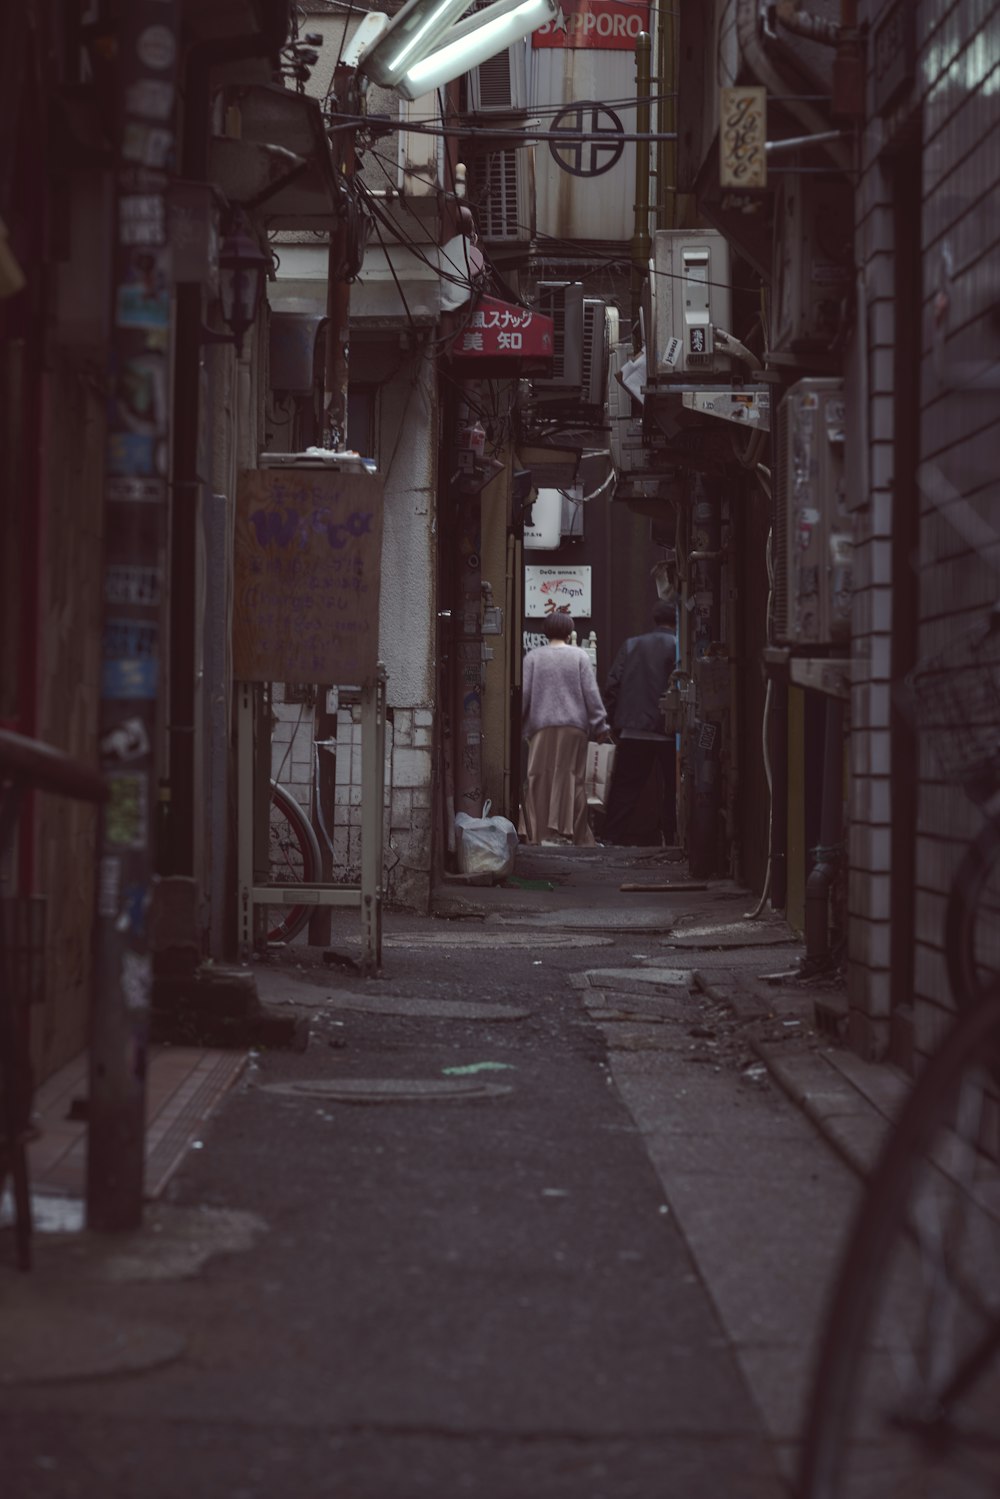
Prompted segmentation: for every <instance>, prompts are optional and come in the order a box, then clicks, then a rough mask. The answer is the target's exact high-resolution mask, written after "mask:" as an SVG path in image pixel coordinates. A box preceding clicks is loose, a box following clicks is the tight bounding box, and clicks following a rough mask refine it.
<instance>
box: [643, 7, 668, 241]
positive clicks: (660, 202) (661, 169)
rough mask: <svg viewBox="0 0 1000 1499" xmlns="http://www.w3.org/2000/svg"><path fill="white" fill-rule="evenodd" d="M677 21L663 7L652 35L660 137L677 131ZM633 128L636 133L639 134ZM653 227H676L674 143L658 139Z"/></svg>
mask: <svg viewBox="0 0 1000 1499" xmlns="http://www.w3.org/2000/svg"><path fill="white" fill-rule="evenodd" d="M676 57H677V20H676V17H675V14H674V11H673V10H672V9H671V8H670V7H668V6H664V7H663V8H662V9H661V10H660V13H659V26H658V28H657V33H656V94H657V105H656V118H657V121H658V128H659V132H660V134H661V136H662V135H673V134H674V132H675V131H676V129H677V103H676V95H675V90H676V87H677V66H676ZM639 128H640V127H639V125H638V124H637V125H636V132H637V133H638V131H639ZM656 227H657V228H658V229H675V228H676V227H677V142H676V141H675V140H670V141H668V140H660V141H658V142H657V144H656Z"/></svg>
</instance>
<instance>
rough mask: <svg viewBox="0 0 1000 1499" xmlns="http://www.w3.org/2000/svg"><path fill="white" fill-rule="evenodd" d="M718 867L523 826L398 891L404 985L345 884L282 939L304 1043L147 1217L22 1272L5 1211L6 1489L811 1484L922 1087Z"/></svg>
mask: <svg viewBox="0 0 1000 1499" xmlns="http://www.w3.org/2000/svg"><path fill="white" fill-rule="evenodd" d="M700 883H701V882H692V881H690V880H688V878H687V873H686V870H685V868H684V866H683V864H681V863H679V862H678V860H677V857H676V855H674V854H673V853H671V852H670V851H656V850H623V849H600V848H598V849H594V850H583V849H563V848H558V849H556V848H554V849H548V848H545V849H526V848H522V849H521V850H520V851H519V855H518V862H517V867H516V869H515V875H514V878H513V880H512V881H511V882H508V883H506V884H505V885H503V886H493V887H485V886H478V885H470V884H465V883H463V882H461V881H457V880H452V881H449V882H447V884H446V885H445V886H444V887H443V888H442V889H441V890H439V891H438V892H437V894H436V898H435V915H434V916H431V917H414V916H411V915H405V914H402V913H391V912H390V913H387V915H386V920H385V943H384V954H383V973H382V976H381V977H379V978H377V979H370V980H366V979H364V978H362V977H361V975H360V973H359V972H358V968H357V957H358V956H359V955H360V933H359V932H358V930H357V916H356V913H350V912H344V913H340V914H338V915H337V916H336V917H335V930H334V936H333V941H332V943H331V946H330V948H329V949H328V950H327V951H326V952H324V951H323V950H321V949H316V948H309V947H306V946H292V947H290V948H286V949H283V950H281V951H279V952H276V953H274V954H273V955H272V956H271V957H269V958H268V959H267V960H266V961H263V962H260V963H258V964H257V965H255V968H254V972H255V977H256V981H257V986H258V991H259V993H260V996H261V998H262V999H263V1001H264V1002H265V1004H266V1005H267V1006H268V1007H269V1008H270V1009H272V1010H274V1011H276V1012H286V1011H288V1012H292V1013H295V1014H296V1015H299V1016H303V1017H306V1018H307V1020H308V1025H307V1027H303V1028H301V1029H302V1032H303V1033H304V1034H308V1044H307V1045H306V1046H305V1047H304V1049H300V1050H292V1049H281V1050H273V1051H260V1052H258V1053H255V1055H254V1056H253V1057H252V1058H251V1061H250V1065H249V1066H248V1067H247V1069H246V1070H245V1071H244V1073H243V1074H242V1077H241V1080H240V1082H239V1083H238V1084H237V1085H236V1087H235V1088H234V1089H233V1090H232V1091H231V1092H230V1093H229V1094H228V1095H227V1096H226V1097H225V1098H224V1100H223V1101H222V1103H221V1105H220V1106H219V1107H218V1108H217V1109H216V1111H215V1113H214V1114H213V1116H212V1118H211V1119H210V1120H209V1121H208V1122H207V1124H206V1126H205V1127H204V1129H203V1130H202V1132H201V1136H200V1138H199V1139H198V1140H197V1141H195V1142H193V1148H192V1149H191V1151H190V1152H189V1154H188V1156H187V1158H186V1160H185V1162H184V1164H183V1165H182V1167H181V1168H180V1169H179V1171H178V1172H177V1173H176V1174H175V1175H174V1177H173V1178H172V1179H171V1181H170V1183H169V1185H168V1186H167V1188H166V1190H165V1192H164V1194H163V1195H162V1197H161V1198H160V1199H159V1200H158V1201H156V1202H154V1203H151V1204H150V1205H149V1207H148V1208H147V1212H146V1216H145V1221H144V1224H143V1227H142V1229H141V1230H139V1231H138V1232H137V1233H135V1234H131V1235H125V1236H116V1237H113V1238H107V1239H102V1238H99V1237H97V1236H93V1235H88V1234H79V1233H76V1234H58V1235H51V1236H50V1235H45V1236H39V1238H38V1240H37V1243H36V1268H35V1270H34V1271H32V1272H31V1274H30V1275H27V1276H26V1275H19V1274H18V1272H17V1271H16V1270H14V1268H13V1257H12V1253H11V1251H10V1243H9V1240H10V1235H9V1234H5V1233H4V1232H0V1454H2V1457H0V1492H2V1493H3V1494H4V1496H5V1499H29V1496H30V1499H57V1496H58V1499H70V1496H81V1499H91V1496H98V1495H100V1496H107V1499H140V1496H141V1499H161V1496H162V1499H167V1496H170V1499H175V1496H176V1499H181V1496H183V1499H209V1496H211V1499H218V1496H221V1495H225V1496H227V1499H265V1496H266V1499H270V1496H284V1495H295V1496H296V1499H313V1496H315V1499H320V1496H331V1499H425V1496H426V1499H430V1496H433V1499H452V1496H454V1499H460V1496H466V1495H468V1496H474V1499H522V1496H523V1499H529V1496H530V1499H564V1496H565V1499H570V1496H572V1499H675V1496H676V1499H719V1496H725V1499H772V1496H780V1495H784V1494H786V1493H787V1475H788V1473H789V1472H790V1469H791V1463H792V1461H793V1456H794V1443H795V1436H796V1430H797V1423H798V1419H799V1410H800V1402H801V1400H802V1396H803V1393H804V1389H805V1382H806V1379H807V1374H808V1363H809V1358H810V1351H811V1346H812V1340H813V1336H814V1333H815V1330H816V1326H817V1323H818V1320H819V1317H820V1314H821V1309H822V1304H823V1297H824V1294H825V1287H826V1284H827V1282H828V1278H829V1275H830V1273H831V1270H832V1267H833V1264H834V1260H835V1256H836V1252H837V1247H838V1244H839V1242H840V1238H841V1235H842V1234H843V1232H844V1228H845V1225H846V1222H847V1219H848V1216H849V1213H850V1210H851V1206H852V1204H853V1202H854V1200H855V1198H856V1195H857V1192H858V1186H859V1181H860V1174H861V1173H862V1172H863V1170H864V1166H865V1161H866V1159H867V1158H868V1156H869V1155H870V1151H871V1150H872V1149H873V1148H874V1147H875V1145H876V1144H877V1140H878V1138H879V1137H880V1133H881V1130H882V1128H884V1116H883V1114H882V1113H880V1110H882V1109H883V1108H884V1109H886V1110H887V1109H889V1108H890V1107H891V1104H892V1101H893V1097H894V1091H893V1090H894V1088H898V1086H899V1084H898V1082H896V1081H895V1080H893V1079H891V1077H888V1080H887V1074H885V1072H884V1069H877V1068H866V1066H865V1064H861V1063H857V1062H856V1059H853V1058H851V1057H850V1056H849V1054H846V1053H843V1052H842V1051H841V1050H840V1049H839V1048H838V1047H836V1046H834V1045H831V1043H830V1040H829V1037H827V1036H825V1035H823V1034H822V1033H820V1032H818V1031H817V1030H816V1028H815V1026H814V1024H813V1015H814V1001H815V998H816V993H817V986H816V984H815V983H812V984H810V983H806V982H804V981H803V980H802V979H801V978H800V977H799V976H798V960H799V958H800V957H801V956H802V949H801V946H800V944H799V943H798V942H797V941H796V940H795V938H794V936H793V934H792V933H790V932H789V930H788V928H787V927H786V926H785V924H784V922H783V921H782V920H781V919H780V918H778V917H776V916H774V915H773V914H771V913H769V912H768V911H766V910H764V911H762V912H758V913H756V915H754V916H753V918H752V919H750V918H751V912H750V909H749V907H750V905H751V904H752V903H751V902H749V901H748V897H747V894H746V892H744V891H740V890H739V889H737V888H736V887H734V886H733V885H731V884H729V883H728V882H724V881H713V882H709V883H708V884H707V885H704V886H703V887H702V888H685V887H690V886H692V885H698V884H700ZM623 885H624V886H633V887H635V886H639V887H640V888H639V889H635V888H632V889H625V890H623V889H622V886H623ZM662 886H668V887H671V888H667V889H663V888H653V887H662ZM827 989H828V990H829V992H830V998H831V1001H835V1000H836V997H837V996H836V991H837V989H838V985H837V982H836V980H830V981H829V982H828V984H827ZM831 1126H832V1127H831ZM831 1144H832V1145H833V1147H834V1148H831Z"/></svg>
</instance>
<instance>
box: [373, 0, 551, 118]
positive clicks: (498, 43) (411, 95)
mask: <svg viewBox="0 0 1000 1499" xmlns="http://www.w3.org/2000/svg"><path fill="white" fill-rule="evenodd" d="M558 10H559V6H558V0H521V3H520V4H516V5H515V6H514V8H513V9H511V5H510V0H497V3H496V4H495V5H490V6H488V7H487V9H486V10H481V11H477V12H476V14H475V15H472V16H469V17H468V19H467V20H465V21H461V22H459V24H458V25H457V26H455V27H453V28H452V30H451V32H450V33H449V35H448V39H447V41H446V42H445V43H444V45H443V46H441V47H439V48H438V50H437V51H436V52H432V53H431V54H430V56H429V57H428V56H425V57H423V58H422V59H421V60H420V61H419V62H413V63H411V65H410V67H409V68H408V69H407V70H406V72H405V73H404V74H403V75H402V77H401V78H399V79H398V81H397V83H396V87H397V88H398V90H399V92H400V93H401V94H402V95H403V97H404V98H405V99H419V98H420V96H421V95H422V94H429V93H432V92H433V91H434V90H435V89H437V88H440V87H441V86H442V85H443V84H445V83H450V82H451V80H452V79H453V78H458V77H459V76H460V74H462V73H467V72H469V70H470V68H475V67H478V65H479V64H480V63H481V62H486V61H487V60H488V59H489V58H491V57H495V56H496V54H497V53H498V52H502V51H503V50H504V48H505V47H510V46H511V45H512V44H513V43H514V42H519V41H521V39H522V38H523V37H526V36H528V35H529V33H530V32H532V31H536V30H537V29H538V27H539V26H544V25H545V22H546V21H551V20H553V19H554V18H555V16H556V15H557V14H558Z"/></svg>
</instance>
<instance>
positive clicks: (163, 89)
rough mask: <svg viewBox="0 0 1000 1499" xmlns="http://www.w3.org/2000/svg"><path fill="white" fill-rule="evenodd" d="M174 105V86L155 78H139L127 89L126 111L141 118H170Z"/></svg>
mask: <svg viewBox="0 0 1000 1499" xmlns="http://www.w3.org/2000/svg"><path fill="white" fill-rule="evenodd" d="M173 107H174V90H173V86H172V85H171V84H169V83H160V82H159V81H158V80H157V79H155V78H139V79H137V80H136V82H135V83H130V84H129V85H128V87H127V88H126V90H125V113H126V114H130V115H137V116H138V118H139V119H140V120H168V119H169V118H170V111H171V110H172V109H173Z"/></svg>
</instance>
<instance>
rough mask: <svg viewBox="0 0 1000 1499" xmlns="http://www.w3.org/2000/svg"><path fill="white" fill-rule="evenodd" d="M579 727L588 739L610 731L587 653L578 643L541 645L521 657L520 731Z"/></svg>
mask: <svg viewBox="0 0 1000 1499" xmlns="http://www.w3.org/2000/svg"><path fill="white" fill-rule="evenodd" d="M557 728H572V729H581V730H582V731H583V733H584V734H586V735H588V737H589V738H591V739H597V738H599V736H600V735H601V734H607V733H608V732H609V728H608V719H607V714H606V713H605V711H604V704H603V702H602V701H601V694H600V691H599V689H598V686H597V678H596V677H595V675H594V668H593V666H591V664H590V657H589V656H588V655H587V652H586V651H582V650H581V649H580V647H579V646H578V645H558V646H557V645H543V646H538V647H537V648H536V649H535V650H533V651H529V652H528V654H527V655H526V656H525V658H524V684H523V690H522V695H521V731H522V733H523V734H524V736H525V738H526V739H530V738H531V736H532V734H537V733H538V730H539V729H557Z"/></svg>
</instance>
